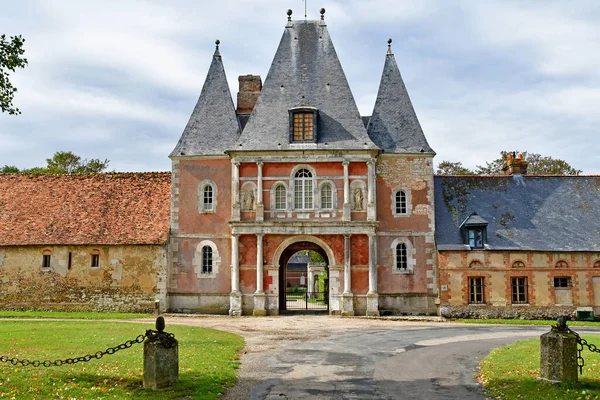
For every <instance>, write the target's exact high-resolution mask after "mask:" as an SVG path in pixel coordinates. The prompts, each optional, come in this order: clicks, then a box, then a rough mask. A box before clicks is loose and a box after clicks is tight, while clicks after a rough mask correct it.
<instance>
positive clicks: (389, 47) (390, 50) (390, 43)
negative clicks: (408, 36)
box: [387, 38, 393, 54]
mask: <svg viewBox="0 0 600 400" xmlns="http://www.w3.org/2000/svg"><path fill="white" fill-rule="evenodd" d="M387 42H388V51H387V53H388V54H393V53H392V38H389V39H388V40H387Z"/></svg>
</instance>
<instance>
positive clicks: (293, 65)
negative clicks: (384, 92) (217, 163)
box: [234, 21, 378, 151]
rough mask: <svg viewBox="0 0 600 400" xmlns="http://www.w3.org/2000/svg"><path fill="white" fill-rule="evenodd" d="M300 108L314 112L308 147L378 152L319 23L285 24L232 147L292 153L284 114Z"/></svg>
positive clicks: (328, 40) (293, 146)
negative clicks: (314, 128)
mask: <svg viewBox="0 0 600 400" xmlns="http://www.w3.org/2000/svg"><path fill="white" fill-rule="evenodd" d="M302 96H304V98H302ZM299 104H306V105H310V106H311V107H314V108H315V109H316V110H317V111H316V113H317V127H318V128H317V143H315V144H311V146H313V148H316V149H330V150H338V149H339V150H350V149H360V150H364V149H372V150H378V148H377V146H375V144H374V143H373V142H372V141H371V140H370V139H369V136H368V135H367V131H366V129H365V125H364V122H363V121H362V119H361V117H360V113H359V111H358V107H357V106H356V102H355V101H354V97H353V96H352V91H351V90H350V86H349V85H348V81H347V80H346V76H345V74H344V70H343V69H342V66H341V64H340V60H339V58H338V56H337V54H336V52H335V48H334V46H333V42H332V40H331V37H330V36H329V32H328V30H327V26H326V25H325V24H324V23H320V22H318V21H309V22H306V21H291V22H288V24H287V26H286V29H285V30H284V32H283V37H282V38H281V42H280V44H279V47H278V49H277V52H276V53H275V57H274V58H273V62H272V63H271V68H270V69H269V73H268V74H267V78H266V79H265V82H264V84H263V88H262V91H261V93H260V97H259V98H258V101H257V102H256V106H255V107H254V110H253V111H252V115H251V116H250V118H249V119H248V123H247V124H246V126H245V127H244V131H243V132H242V134H241V135H240V138H239V139H238V141H237V143H236V145H235V146H234V148H235V149H236V150H240V151H243V150H271V149H272V150H289V149H294V148H297V147H295V146H298V144H297V143H290V137H289V129H290V120H289V112H290V110H291V109H293V108H295V107H297V106H298V105H299ZM278 144H280V145H278Z"/></svg>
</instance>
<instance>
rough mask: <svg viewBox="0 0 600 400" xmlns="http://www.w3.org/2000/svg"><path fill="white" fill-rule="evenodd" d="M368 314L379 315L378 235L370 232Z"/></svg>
mask: <svg viewBox="0 0 600 400" xmlns="http://www.w3.org/2000/svg"><path fill="white" fill-rule="evenodd" d="M367 315H368V316H379V294H378V293H377V236H376V234H375V233H373V234H369V291H368V293H367Z"/></svg>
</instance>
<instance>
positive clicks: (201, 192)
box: [198, 179, 217, 214]
mask: <svg viewBox="0 0 600 400" xmlns="http://www.w3.org/2000/svg"><path fill="white" fill-rule="evenodd" d="M209 187H210V192H211V201H210V202H207V201H206V197H205V196H206V189H207V188H209ZM208 204H210V205H211V207H210V208H206V207H207V205H208ZM198 212H199V213H200V214H215V213H216V212H217V185H216V184H215V182H214V181H212V180H210V179H204V180H203V181H202V182H200V183H198Z"/></svg>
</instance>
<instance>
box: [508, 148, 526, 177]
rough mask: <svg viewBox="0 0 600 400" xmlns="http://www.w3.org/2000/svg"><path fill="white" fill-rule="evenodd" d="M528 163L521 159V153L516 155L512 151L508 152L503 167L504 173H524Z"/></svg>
mask: <svg viewBox="0 0 600 400" xmlns="http://www.w3.org/2000/svg"><path fill="white" fill-rule="evenodd" d="M528 164H529V163H528V162H527V161H525V160H523V154H519V155H516V153H515V152H514V151H513V152H512V154H511V153H509V154H508V157H507V158H506V165H505V166H504V168H503V170H504V175H515V174H519V175H526V174H527V165H528Z"/></svg>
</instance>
